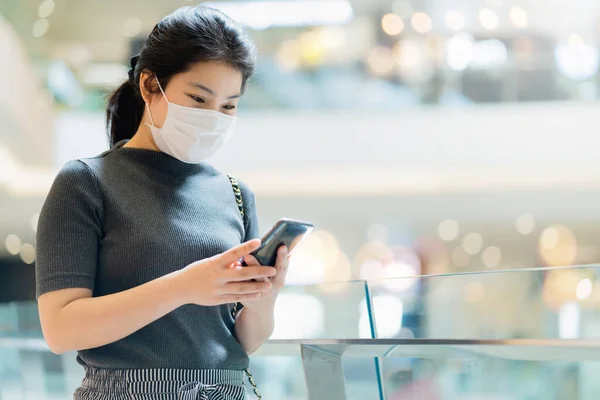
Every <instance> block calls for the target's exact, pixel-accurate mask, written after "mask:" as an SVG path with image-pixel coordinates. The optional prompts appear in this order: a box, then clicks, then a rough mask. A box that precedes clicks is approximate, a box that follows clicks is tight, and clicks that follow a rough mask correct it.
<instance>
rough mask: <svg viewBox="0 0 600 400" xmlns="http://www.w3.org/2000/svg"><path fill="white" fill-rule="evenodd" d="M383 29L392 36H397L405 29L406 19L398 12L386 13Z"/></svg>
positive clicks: (382, 24) (383, 19) (382, 20)
mask: <svg viewBox="0 0 600 400" xmlns="http://www.w3.org/2000/svg"><path fill="white" fill-rule="evenodd" d="M381 29H383V31H384V32H385V33H387V34H388V35H390V36H397V35H399V34H400V33H402V31H403V30H404V21H402V18H401V17H399V16H398V15H396V14H385V15H384V16H383V18H382V19H381Z"/></svg>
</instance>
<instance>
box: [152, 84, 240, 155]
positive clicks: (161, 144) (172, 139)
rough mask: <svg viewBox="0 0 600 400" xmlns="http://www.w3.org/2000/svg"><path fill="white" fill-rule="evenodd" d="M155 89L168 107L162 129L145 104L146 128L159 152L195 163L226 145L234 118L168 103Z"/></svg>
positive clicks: (216, 112) (163, 93)
mask: <svg viewBox="0 0 600 400" xmlns="http://www.w3.org/2000/svg"><path fill="white" fill-rule="evenodd" d="M156 81H157V82H158V79H157V80H156ZM158 87H159V88H160V91H161V93H162V95H163V96H164V98H165V100H166V101H167V104H168V109H167V117H166V118H165V122H164V124H163V126H162V127H161V128H157V127H156V125H154V120H153V119H152V113H151V112H150V107H148V103H146V108H147V109H148V115H149V116H150V121H152V125H150V124H146V125H148V126H149V127H150V131H151V132H152V136H153V137H154V141H155V142H156V145H157V146H158V148H159V149H160V150H161V151H163V152H165V153H167V154H169V155H170V156H172V157H175V158H177V159H179V160H181V161H183V162H185V163H188V164H197V163H199V162H202V161H204V160H206V159H207V158H209V157H210V156H212V155H214V154H215V153H216V152H217V151H218V150H219V149H220V148H221V147H222V146H223V145H224V144H225V143H226V142H227V140H228V139H229V137H230V136H231V133H232V132H233V127H234V125H235V121H236V120H237V118H235V117H231V116H229V115H225V114H223V113H220V112H218V111H214V110H203V109H200V108H193V107H184V106H180V105H177V104H174V103H171V102H170V101H169V99H167V96H166V95H165V92H164V91H163V89H162V87H161V86H160V83H159V84H158Z"/></svg>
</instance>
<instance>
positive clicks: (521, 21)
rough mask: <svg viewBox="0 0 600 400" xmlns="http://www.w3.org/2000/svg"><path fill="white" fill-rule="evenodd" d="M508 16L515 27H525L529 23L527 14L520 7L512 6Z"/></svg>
mask: <svg viewBox="0 0 600 400" xmlns="http://www.w3.org/2000/svg"><path fill="white" fill-rule="evenodd" d="M509 17H510V20H511V22H512V23H513V25H514V26H515V27H516V28H519V29H525V28H527V26H528V25H529V15H528V14H527V11H525V10H524V9H522V8H521V7H512V8H511V9H510V11H509Z"/></svg>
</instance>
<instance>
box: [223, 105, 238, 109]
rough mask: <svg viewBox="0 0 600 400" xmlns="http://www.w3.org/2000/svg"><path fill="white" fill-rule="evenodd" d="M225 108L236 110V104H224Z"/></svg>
mask: <svg viewBox="0 0 600 400" xmlns="http://www.w3.org/2000/svg"><path fill="white" fill-rule="evenodd" d="M223 108H224V109H226V110H235V106H233V105H231V104H228V105H226V106H223Z"/></svg>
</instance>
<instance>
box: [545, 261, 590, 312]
mask: <svg viewBox="0 0 600 400" xmlns="http://www.w3.org/2000/svg"><path fill="white" fill-rule="evenodd" d="M580 282H581V276H580V275H579V272H578V271H573V270H568V269H558V270H552V271H548V272H547V273H546V279H545V280H544V288H543V298H544V302H545V303H546V304H547V305H548V307H550V308H551V309H553V310H556V309H558V308H560V307H561V306H562V305H564V304H566V303H569V302H573V301H577V286H578V285H579V283H580Z"/></svg>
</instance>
